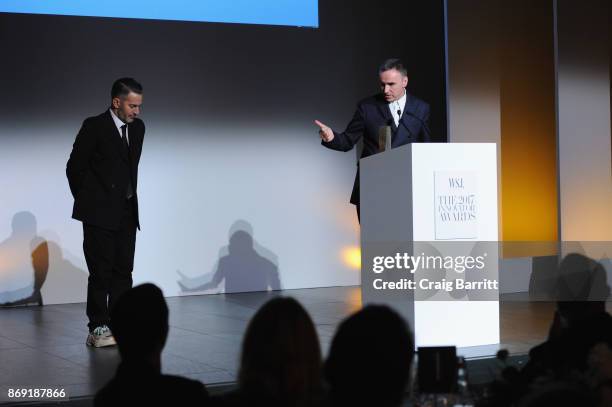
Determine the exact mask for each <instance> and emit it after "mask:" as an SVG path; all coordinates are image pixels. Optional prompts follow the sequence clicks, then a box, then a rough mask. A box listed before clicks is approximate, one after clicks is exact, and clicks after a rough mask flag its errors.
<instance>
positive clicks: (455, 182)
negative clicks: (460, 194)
mask: <svg viewBox="0 0 612 407" xmlns="http://www.w3.org/2000/svg"><path fill="white" fill-rule="evenodd" d="M448 186H449V188H451V189H463V177H461V178H449V179H448Z"/></svg>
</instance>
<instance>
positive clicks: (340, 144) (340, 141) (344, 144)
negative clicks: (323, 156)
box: [321, 104, 366, 151]
mask: <svg viewBox="0 0 612 407" xmlns="http://www.w3.org/2000/svg"><path fill="white" fill-rule="evenodd" d="M365 119H366V117H365V112H364V110H363V108H362V106H361V104H360V105H359V106H357V110H356V111H355V114H354V115H353V118H352V119H351V121H350V123H349V124H348V126H346V130H344V132H342V133H336V132H335V131H334V139H333V140H332V141H330V142H329V143H326V142H324V141H321V144H323V145H324V146H325V147H327V148H331V149H332V150H337V151H349V150H350V149H352V148H353V146H354V145H355V144H357V142H358V141H359V139H360V138H361V136H362V135H363V130H364V128H365Z"/></svg>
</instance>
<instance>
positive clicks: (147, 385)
mask: <svg viewBox="0 0 612 407" xmlns="http://www.w3.org/2000/svg"><path fill="white" fill-rule="evenodd" d="M111 321H112V329H113V334H114V335H115V339H116V341H117V345H118V347H119V354H120V355H121V364H120V365H119V367H118V369H117V373H116V375H115V377H114V378H113V379H112V380H111V381H110V382H109V383H108V384H107V385H106V386H105V387H103V388H102V389H101V390H100V391H99V392H98V394H96V397H95V399H94V405H95V406H118V405H130V404H132V403H133V404H134V405H177V406H189V405H192V406H203V405H207V404H208V393H207V391H206V388H205V387H204V385H203V384H202V383H201V382H199V381H195V380H190V379H186V378H183V377H178V376H170V375H164V374H162V373H161V371H162V366H161V354H162V350H163V348H164V345H165V343H166V338H167V337H168V306H167V305H166V300H165V299H164V297H163V294H162V292H161V290H160V289H159V288H158V287H156V286H155V285H153V284H143V285H139V286H137V287H134V288H131V289H130V290H128V291H126V292H125V293H124V294H123V295H122V296H121V297H120V298H119V299H118V300H117V303H116V304H115V306H114V307H113V309H111Z"/></svg>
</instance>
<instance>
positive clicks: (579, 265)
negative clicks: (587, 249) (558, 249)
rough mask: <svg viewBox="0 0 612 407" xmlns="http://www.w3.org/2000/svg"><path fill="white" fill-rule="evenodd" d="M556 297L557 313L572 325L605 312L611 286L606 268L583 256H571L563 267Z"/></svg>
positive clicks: (572, 254) (560, 268)
mask: <svg viewBox="0 0 612 407" xmlns="http://www.w3.org/2000/svg"><path fill="white" fill-rule="evenodd" d="M556 295H557V310H558V312H559V314H561V316H562V317H563V318H564V319H565V321H566V322H567V323H568V324H569V325H571V324H573V323H575V322H578V321H581V320H584V319H585V318H589V317H591V316H592V315H595V314H598V313H602V312H605V309H606V305H605V304H606V303H605V301H606V299H607V298H608V296H609V295H610V286H609V285H608V282H607V276H606V271H605V269H604V267H603V266H602V265H601V264H600V263H599V262H597V261H595V260H593V259H591V258H589V257H586V256H584V255H582V254H578V253H571V254H568V255H567V256H565V257H564V258H563V260H562V261H561V264H560V265H559V278H558V279H557V284H556Z"/></svg>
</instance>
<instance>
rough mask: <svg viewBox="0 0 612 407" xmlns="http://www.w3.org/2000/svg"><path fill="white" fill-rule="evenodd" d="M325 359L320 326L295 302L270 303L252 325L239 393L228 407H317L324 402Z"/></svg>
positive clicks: (229, 398) (223, 399)
mask: <svg viewBox="0 0 612 407" xmlns="http://www.w3.org/2000/svg"><path fill="white" fill-rule="evenodd" d="M321 375H322V360H321V350H320V346H319V339H318V336H317V332H316V331H315V327H314V324H313V322H312V320H311V319H310V316H309V315H308V313H307V312H306V311H305V310H304V308H303V307H302V306H301V305H300V304H299V303H298V302H297V301H296V300H294V299H293V298H285V297H278V298H274V299H272V300H270V301H268V302H267V303H266V304H265V305H264V306H263V307H261V308H260V309H259V311H257V313H256V314H255V316H254V317H253V318H252V319H251V321H250V322H249V325H248V327H247V330H246V333H245V336H244V339H243V342H242V355H241V359H240V369H239V374H238V389H237V390H236V391H234V392H232V393H230V394H227V395H225V396H223V397H221V398H220V400H219V403H220V404H221V405H226V406H245V405H257V406H259V405H261V406H288V407H291V406H314V405H320V404H321V402H322V400H323V391H322V377H321Z"/></svg>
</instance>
